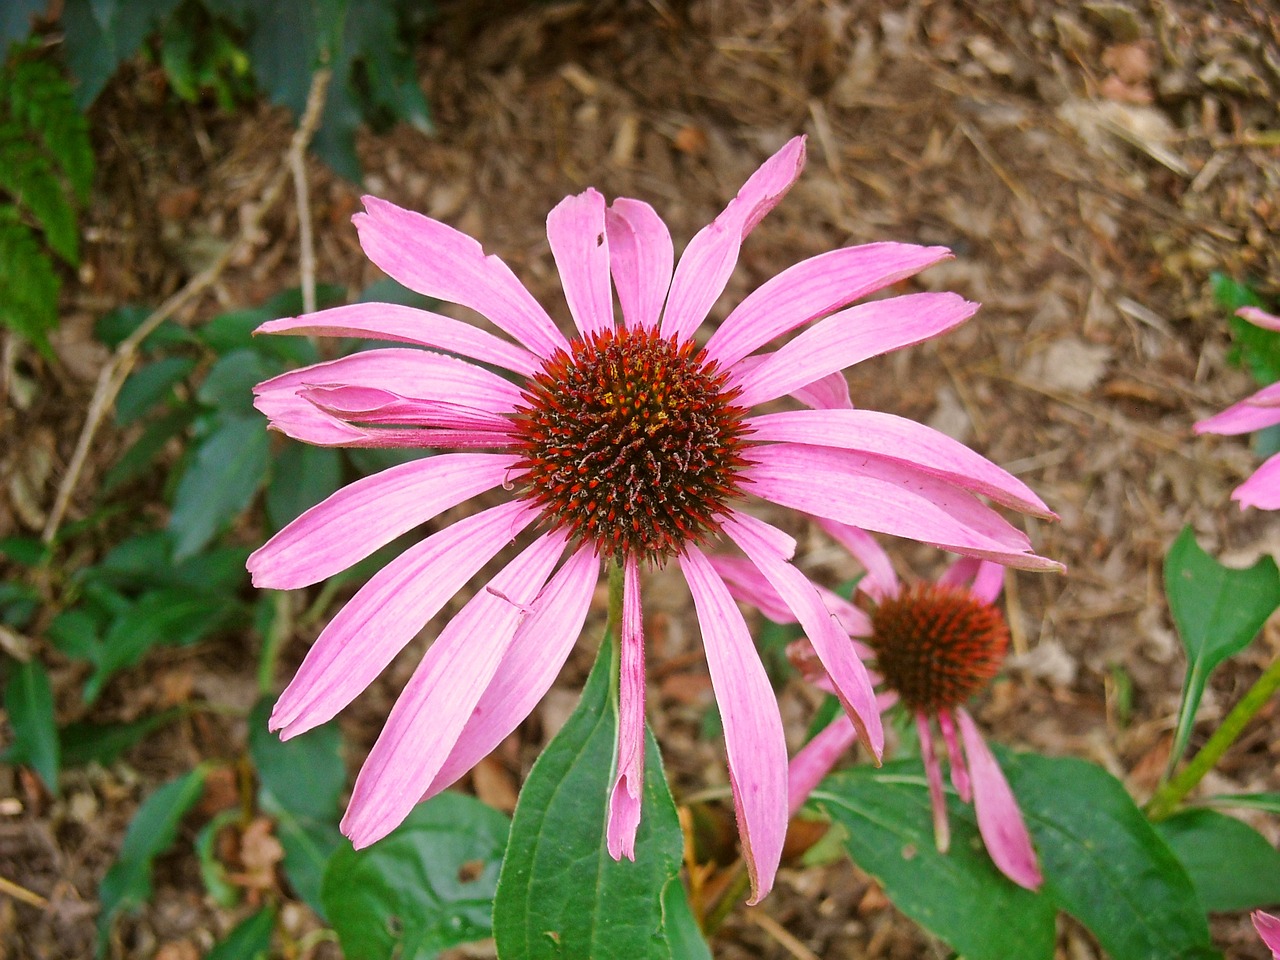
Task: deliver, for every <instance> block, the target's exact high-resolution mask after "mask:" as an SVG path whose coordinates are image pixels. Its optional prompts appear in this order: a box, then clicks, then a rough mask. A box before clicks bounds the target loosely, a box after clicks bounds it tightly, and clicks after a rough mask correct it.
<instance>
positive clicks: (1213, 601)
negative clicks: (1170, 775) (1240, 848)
mask: <svg viewBox="0 0 1280 960" xmlns="http://www.w3.org/2000/svg"><path fill="white" fill-rule="evenodd" d="M1164 583H1165V592H1166V593H1167V594H1168V597H1169V610H1170V612H1171V613H1172V614H1173V621H1174V623H1175V624H1176V625H1177V627H1178V636H1179V637H1181V638H1182V645H1183V647H1184V648H1185V649H1186V651H1187V675H1186V679H1185V680H1184V681H1183V685H1182V702H1181V704H1180V705H1179V708H1178V723H1177V727H1176V729H1175V733H1174V740H1173V750H1172V753H1171V754H1170V756H1171V757H1172V758H1174V760H1176V759H1177V758H1179V757H1181V756H1182V754H1183V751H1184V750H1186V747H1187V741H1188V740H1189V739H1190V738H1191V730H1192V727H1193V726H1194V725H1195V718H1196V710H1197V709H1198V708H1199V706H1200V698H1201V696H1202V695H1203V694H1204V687H1205V684H1206V683H1208V681H1209V675H1210V674H1211V673H1213V671H1214V669H1215V668H1216V667H1217V666H1218V664H1220V663H1221V662H1222V661H1223V660H1225V659H1226V658H1227V657H1229V656H1231V655H1233V654H1236V653H1239V652H1240V651H1241V650H1243V649H1244V648H1245V647H1247V646H1248V645H1249V643H1250V641H1252V640H1253V638H1254V637H1256V636H1257V635H1258V631H1259V630H1261V629H1262V625H1263V624H1264V623H1266V622H1267V618H1268V617H1270V616H1271V614H1272V613H1273V612H1274V611H1275V609H1276V607H1277V606H1280V570H1277V569H1276V562H1275V561H1274V560H1272V559H1271V558H1270V557H1263V558H1262V559H1260V560H1259V561H1258V562H1257V563H1255V564H1254V565H1253V566H1252V567H1249V568H1248V569H1244V570H1233V569H1231V568H1229V567H1224V566H1223V565H1222V564H1220V563H1218V561H1217V560H1215V559H1214V558H1213V557H1211V556H1209V555H1208V554H1207V553H1205V552H1204V551H1203V550H1201V549H1200V546H1199V544H1197V543H1196V537H1195V533H1194V531H1193V530H1192V529H1191V527H1189V526H1188V527H1184V528H1183V530H1182V533H1180V534H1179V535H1178V539H1177V540H1175V541H1174V544H1173V546H1172V547H1170V548H1169V553H1168V556H1166V557H1165V562H1164Z"/></svg>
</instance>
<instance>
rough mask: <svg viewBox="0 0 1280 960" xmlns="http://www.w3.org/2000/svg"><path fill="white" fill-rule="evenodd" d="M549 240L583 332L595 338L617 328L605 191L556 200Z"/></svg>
mask: <svg viewBox="0 0 1280 960" xmlns="http://www.w3.org/2000/svg"><path fill="white" fill-rule="evenodd" d="M547 239H548V240H549V241H551V256H552V257H554V258H555V261H556V269H557V270H559V271H560V283H561V285H562V286H563V287H564V297H565V299H566V300H567V301H568V302H569V313H570V314H571V315H572V316H573V322H574V323H575V324H576V325H577V327H578V330H579V332H580V333H582V335H583V336H589V335H591V334H593V333H602V332H604V331H605V330H612V329H613V290H612V289H611V288H610V286H609V239H608V236H607V234H606V231H605V222H604V197H603V196H602V195H601V194H600V192H599V191H598V190H594V189H590V188H588V189H587V190H584V191H583V192H582V193H579V194H578V195H577V196H572V197H565V198H564V199H563V200H561V201H560V202H559V203H558V204H556V206H555V207H554V208H553V209H552V211H551V212H550V213H549V214H547Z"/></svg>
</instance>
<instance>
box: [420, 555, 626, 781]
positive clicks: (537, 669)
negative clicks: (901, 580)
mask: <svg viewBox="0 0 1280 960" xmlns="http://www.w3.org/2000/svg"><path fill="white" fill-rule="evenodd" d="M599 574H600V561H599V560H598V559H597V558H596V555H595V549H594V548H593V547H592V546H591V545H590V544H586V545H584V546H582V547H579V548H578V551H577V552H576V553H574V554H573V556H571V557H570V558H569V559H568V560H567V561H565V564H564V566H562V567H561V568H560V569H559V570H558V571H557V572H556V575H555V576H554V577H552V578H551V582H550V583H548V584H547V586H546V588H545V589H544V590H543V591H542V593H541V594H539V596H538V599H537V600H535V601H534V603H533V609H532V612H531V613H530V614H529V615H528V616H527V617H525V619H524V620H522V621H521V623H520V626H519V627H518V628H516V633H515V636H514V637H512V639H511V646H510V647H508V649H507V655H506V656H505V657H503V659H502V662H501V663H500V664H499V665H498V669H497V672H495V673H494V675H493V679H492V680H490V681H489V686H488V687H486V688H485V691H484V694H483V695H482V696H481V697H480V700H479V701H478V702H477V703H476V706H475V709H474V710H472V711H471V716H470V718H468V720H467V725H466V726H465V727H463V730H462V733H460V734H459V735H458V741H457V743H455V744H454V746H453V749H452V750H451V751H450V752H449V757H448V759H446V760H445V762H444V764H443V765H442V766H441V767H440V772H439V773H437V774H436V776H435V779H434V780H432V781H431V786H430V787H428V788H427V791H426V793H424V794H423V796H422V799H423V800H427V799H429V798H430V797H433V796H435V795H436V794H437V793H439V792H440V791H441V790H443V789H445V788H446V787H448V786H449V785H450V784H452V783H453V782H454V781H456V780H457V779H458V778H459V777H461V776H462V775H463V774H464V773H466V772H467V771H468V770H470V769H471V768H472V767H474V766H475V765H476V764H477V763H479V762H480V761H481V760H482V759H483V758H484V757H487V756H488V755H489V754H490V753H492V752H493V751H494V750H495V749H496V748H497V746H498V744H500V743H502V741H503V740H505V739H506V738H507V737H509V736H510V735H511V733H512V731H514V730H515V728H516V727H517V726H519V725H520V723H521V721H523V720H524V719H525V717H527V716H528V715H529V714H530V712H531V711H532V710H533V708H534V706H535V705H536V704H537V703H538V701H540V700H541V699H542V698H543V696H544V695H545V694H546V692H547V691H548V690H549V689H550V688H551V684H552V682H553V681H554V680H555V678H556V676H557V675H558V674H559V673H560V668H561V667H563V666H564V662H565V660H566V659H568V656H569V653H570V651H571V650H573V645H574V643H576V642H577V639H578V636H579V634H580V633H581V632H582V625H583V623H584V622H585V621H586V619H587V610H588V609H589V608H590V606H591V593H592V591H593V590H594V589H595V585H596V579H597V578H598V577H599Z"/></svg>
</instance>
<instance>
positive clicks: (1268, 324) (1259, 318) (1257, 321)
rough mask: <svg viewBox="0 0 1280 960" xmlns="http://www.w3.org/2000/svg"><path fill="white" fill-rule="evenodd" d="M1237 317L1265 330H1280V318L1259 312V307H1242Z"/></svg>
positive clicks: (1237, 312)
mask: <svg viewBox="0 0 1280 960" xmlns="http://www.w3.org/2000/svg"><path fill="white" fill-rule="evenodd" d="M1236 316H1237V317H1240V318H1241V319H1242V320H1248V321H1249V322H1250V323H1252V324H1253V325H1254V326H1255V327H1262V328H1263V329H1264V330H1280V317H1278V316H1276V315H1275V314H1273V313H1266V312H1265V311H1263V310H1259V309H1258V308H1257V307H1241V308H1240V309H1239V310H1237V311H1236Z"/></svg>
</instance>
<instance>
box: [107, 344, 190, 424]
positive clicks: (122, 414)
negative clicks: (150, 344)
mask: <svg viewBox="0 0 1280 960" xmlns="http://www.w3.org/2000/svg"><path fill="white" fill-rule="evenodd" d="M195 365H196V362H195V361H194V360H192V359H191V358H190V357H162V358H161V359H159V360H156V361H155V362H154V363H148V364H146V365H145V366H142V367H139V368H138V369H137V370H135V371H134V372H133V373H132V374H130V375H129V379H128V380H126V381H125V382H124V386H122V387H121V388H120V393H119V395H118V396H117V397H116V423H117V425H119V426H122V427H125V426H128V425H129V424H131V423H133V422H134V421H135V420H138V419H139V418H141V417H142V416H144V415H145V414H147V413H148V412H150V410H151V408H152V407H154V406H156V405H157V404H158V403H160V402H161V401H163V400H164V399H165V398H166V397H168V396H169V395H170V394H171V393H172V392H173V388H174V386H175V385H176V384H178V383H180V382H181V381H182V380H183V379H184V378H185V377H186V375H187V374H189V373H190V372H191V371H192V370H193V369H195Z"/></svg>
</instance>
